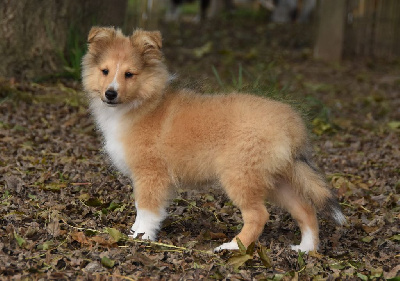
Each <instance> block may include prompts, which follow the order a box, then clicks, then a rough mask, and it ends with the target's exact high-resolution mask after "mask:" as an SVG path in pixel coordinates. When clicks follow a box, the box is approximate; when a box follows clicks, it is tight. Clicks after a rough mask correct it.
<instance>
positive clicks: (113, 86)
mask: <svg viewBox="0 0 400 281" xmlns="http://www.w3.org/2000/svg"><path fill="white" fill-rule="evenodd" d="M118 71H119V63H118V64H117V70H116V71H115V75H114V78H113V80H112V82H111V83H110V85H108V87H107V90H114V91H118V87H119V84H118V82H117V75H118Z"/></svg>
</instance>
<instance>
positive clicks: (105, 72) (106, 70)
mask: <svg viewBox="0 0 400 281" xmlns="http://www.w3.org/2000/svg"><path fill="white" fill-rule="evenodd" d="M101 72H103V74H104V75H105V76H107V75H108V69H107V68H105V69H102V70H101Z"/></svg>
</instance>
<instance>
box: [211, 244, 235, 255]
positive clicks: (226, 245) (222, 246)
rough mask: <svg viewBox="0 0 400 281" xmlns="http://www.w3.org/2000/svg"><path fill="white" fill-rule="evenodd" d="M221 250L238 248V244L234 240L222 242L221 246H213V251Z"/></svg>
mask: <svg viewBox="0 0 400 281" xmlns="http://www.w3.org/2000/svg"><path fill="white" fill-rule="evenodd" d="M222 250H239V246H238V244H237V242H236V241H231V242H228V243H224V244H222V245H221V246H218V247H217V248H215V249H214V253H215V252H220V251H222Z"/></svg>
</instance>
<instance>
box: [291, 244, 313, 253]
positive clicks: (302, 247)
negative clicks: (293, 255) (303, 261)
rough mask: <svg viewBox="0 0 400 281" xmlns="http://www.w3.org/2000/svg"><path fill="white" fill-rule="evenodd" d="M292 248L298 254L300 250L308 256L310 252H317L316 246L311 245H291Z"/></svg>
mask: <svg viewBox="0 0 400 281" xmlns="http://www.w3.org/2000/svg"><path fill="white" fill-rule="evenodd" d="M290 248H291V249H292V250H293V251H296V252H298V251H299V250H300V251H301V252H305V253H306V254H307V253H308V252H310V251H315V250H317V249H316V248H315V247H314V246H309V245H306V246H305V245H301V244H300V245H290Z"/></svg>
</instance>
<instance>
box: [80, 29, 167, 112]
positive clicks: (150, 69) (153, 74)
mask: <svg viewBox="0 0 400 281" xmlns="http://www.w3.org/2000/svg"><path fill="white" fill-rule="evenodd" d="M161 46H162V39H161V34H160V32H158V31H143V30H136V31H134V32H133V34H132V35H131V36H124V35H123V34H122V32H121V31H120V30H119V29H115V28H112V27H92V29H91V30H90V32H89V36H88V51H87V54H86V55H85V56H84V57H83V60H82V82H83V87H84V89H85V91H86V92H87V93H89V95H90V96H91V98H94V99H96V98H99V99H101V100H102V101H103V102H104V103H105V104H106V105H108V106H118V105H120V104H129V103H135V104H141V103H142V102H144V101H146V100H150V99H154V98H156V97H159V96H161V95H162V93H163V90H164V88H165V85H166V83H167V80H168V71H167V69H166V67H165V65H164V63H163V61H162V60H163V55H162V52H161Z"/></svg>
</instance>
